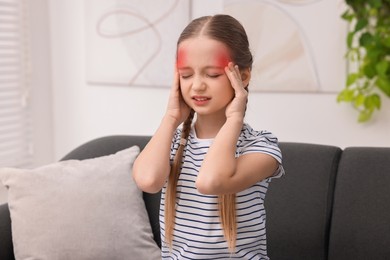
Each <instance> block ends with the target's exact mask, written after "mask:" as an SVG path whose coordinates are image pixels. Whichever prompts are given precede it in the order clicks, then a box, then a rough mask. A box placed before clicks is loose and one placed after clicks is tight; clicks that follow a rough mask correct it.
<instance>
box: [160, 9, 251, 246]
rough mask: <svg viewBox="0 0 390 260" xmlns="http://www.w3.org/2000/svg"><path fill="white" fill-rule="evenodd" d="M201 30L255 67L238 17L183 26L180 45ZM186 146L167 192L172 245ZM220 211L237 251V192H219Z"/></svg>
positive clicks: (188, 124) (242, 62)
mask: <svg viewBox="0 0 390 260" xmlns="http://www.w3.org/2000/svg"><path fill="white" fill-rule="evenodd" d="M201 34H202V35H206V36H208V37H210V38H211V39H215V40H218V41H220V42H223V43H224V44H226V46H227V47H228V48H229V50H230V55H231V59H232V61H234V63H235V64H237V65H238V66H239V68H241V69H244V68H250V69H251V68H252V63H253V59H252V54H251V52H250V50H249V42H248V37H247V35H246V32H245V29H244V27H243V26H242V25H241V24H240V23H239V22H238V21H237V20H236V19H235V18H233V17H231V16H229V15H214V16H204V17H200V18H197V19H195V20H193V21H192V22H191V23H190V24H189V25H187V27H186V28H185V29H184V30H183V32H182V34H181V35H180V37H179V39H178V42H177V45H179V44H180V43H181V42H182V41H184V40H186V39H189V38H193V37H196V36H198V35H201ZM246 89H247V86H246ZM193 117H194V111H191V113H190V115H189V116H188V118H187V119H186V121H185V122H184V123H183V128H182V133H181V139H184V140H187V139H188V136H189V133H190V130H191V124H192V120H193ZM184 146H185V144H184V143H183V142H180V145H179V148H178V150H177V152H176V155H175V158H174V160H173V164H172V167H171V172H170V174H169V178H168V186H167V189H166V194H165V238H166V243H167V244H169V246H170V247H171V246H172V240H173V231H174V226H175V215H176V210H175V204H176V192H177V181H178V179H179V175H180V171H181V166H182V163H183V162H182V161H183V152H184ZM218 211H219V217H220V221H221V226H222V228H223V233H224V237H225V239H226V242H227V244H228V247H229V251H230V252H233V251H234V250H235V247H236V240H237V216H236V194H222V195H218Z"/></svg>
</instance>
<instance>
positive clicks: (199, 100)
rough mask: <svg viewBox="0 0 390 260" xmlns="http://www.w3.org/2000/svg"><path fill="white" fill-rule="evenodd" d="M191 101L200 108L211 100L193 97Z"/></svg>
mask: <svg viewBox="0 0 390 260" xmlns="http://www.w3.org/2000/svg"><path fill="white" fill-rule="evenodd" d="M192 99H193V100H194V103H195V105H197V106H202V105H206V104H207V103H208V101H209V100H210V99H211V98H209V97H204V96H193V97H192Z"/></svg>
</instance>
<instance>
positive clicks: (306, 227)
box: [265, 143, 342, 260]
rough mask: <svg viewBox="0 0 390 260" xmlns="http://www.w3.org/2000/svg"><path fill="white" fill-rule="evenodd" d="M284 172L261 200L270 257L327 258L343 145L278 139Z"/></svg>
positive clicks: (273, 182) (279, 258) (280, 258)
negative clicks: (279, 140)
mask: <svg viewBox="0 0 390 260" xmlns="http://www.w3.org/2000/svg"><path fill="white" fill-rule="evenodd" d="M279 146H280V149H281V151H282V154H283V167H284V169H285V172H286V175H285V176H284V177H283V178H282V179H276V180H273V181H272V183H271V184H270V186H269V189H268V193H267V197H266V199H265V208H266V212H267V223H266V227H267V246H268V254H269V257H270V258H271V259H278V260H282V259H286V260H287V259H288V260H291V259H327V253H328V250H327V248H328V239H329V225H330V216H331V203H332V194H333V186H334V180H335V176H336V172H337V166H338V162H339V159H340V155H341V152H342V151H341V149H340V148H338V147H334V146H326V145H317V144H303V143H280V144H279Z"/></svg>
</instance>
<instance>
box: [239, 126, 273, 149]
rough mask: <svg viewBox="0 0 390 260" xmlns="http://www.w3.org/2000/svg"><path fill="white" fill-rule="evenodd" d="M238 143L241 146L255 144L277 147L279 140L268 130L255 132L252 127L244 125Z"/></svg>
mask: <svg viewBox="0 0 390 260" xmlns="http://www.w3.org/2000/svg"><path fill="white" fill-rule="evenodd" d="M238 142H239V145H248V144H251V143H254V142H264V143H267V144H271V145H277V144H278V138H277V137H276V136H275V135H274V134H273V133H272V132H270V131H268V130H254V129H253V128H252V127H251V126H250V125H248V124H246V123H244V124H243V126H242V130H241V134H240V137H239V139H238Z"/></svg>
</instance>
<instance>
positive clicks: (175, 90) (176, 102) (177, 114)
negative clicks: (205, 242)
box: [165, 67, 191, 127]
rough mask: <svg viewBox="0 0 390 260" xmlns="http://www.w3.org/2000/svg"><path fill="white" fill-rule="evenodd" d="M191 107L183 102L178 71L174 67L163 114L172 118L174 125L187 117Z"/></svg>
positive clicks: (177, 124)
mask: <svg viewBox="0 0 390 260" xmlns="http://www.w3.org/2000/svg"><path fill="white" fill-rule="evenodd" d="M190 111H191V108H190V107H189V106H188V105H187V103H185V101H184V99H183V96H182V94H181V90H180V78H179V72H178V71H177V68H176V67H175V74H174V80H173V84H172V88H171V92H170V95H169V100H168V107H167V111H166V114H165V116H166V117H169V118H171V119H173V120H174V123H175V124H176V127H177V126H179V125H180V124H181V123H182V122H184V120H186V119H187V117H188V116H189V114H190Z"/></svg>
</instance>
